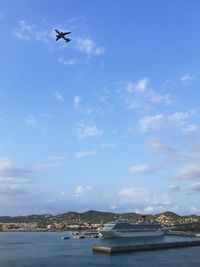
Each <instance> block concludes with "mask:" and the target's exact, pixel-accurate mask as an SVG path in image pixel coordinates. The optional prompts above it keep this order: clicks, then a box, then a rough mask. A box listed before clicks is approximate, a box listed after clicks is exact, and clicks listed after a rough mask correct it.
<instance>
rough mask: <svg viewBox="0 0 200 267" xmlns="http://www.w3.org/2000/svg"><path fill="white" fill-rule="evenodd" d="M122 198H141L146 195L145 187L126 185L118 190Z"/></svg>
mask: <svg viewBox="0 0 200 267" xmlns="http://www.w3.org/2000/svg"><path fill="white" fill-rule="evenodd" d="M118 196H120V197H122V198H123V199H130V200H131V199H143V198H144V197H145V196H146V189H144V188H137V187H126V188H123V189H121V190H120V191H119V192H118Z"/></svg>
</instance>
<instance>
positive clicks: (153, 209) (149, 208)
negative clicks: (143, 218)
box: [144, 206, 155, 214]
mask: <svg viewBox="0 0 200 267" xmlns="http://www.w3.org/2000/svg"><path fill="white" fill-rule="evenodd" d="M154 211H155V208H154V207H152V206H148V207H146V208H145V209H144V213H145V214H152V213H154Z"/></svg>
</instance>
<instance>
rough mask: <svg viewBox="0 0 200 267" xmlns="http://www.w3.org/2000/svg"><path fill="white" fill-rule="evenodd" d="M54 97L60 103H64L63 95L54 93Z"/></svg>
mask: <svg viewBox="0 0 200 267" xmlns="http://www.w3.org/2000/svg"><path fill="white" fill-rule="evenodd" d="M54 96H55V98H56V99H57V100H58V101H60V102H64V100H65V99H64V97H63V96H62V95H61V93H59V92H55V93H54Z"/></svg>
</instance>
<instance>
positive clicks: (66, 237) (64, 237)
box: [61, 236, 70, 240]
mask: <svg viewBox="0 0 200 267" xmlns="http://www.w3.org/2000/svg"><path fill="white" fill-rule="evenodd" d="M61 239H63V240H64V239H70V237H69V236H61Z"/></svg>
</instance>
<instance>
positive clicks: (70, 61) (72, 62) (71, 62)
mask: <svg viewBox="0 0 200 267" xmlns="http://www.w3.org/2000/svg"><path fill="white" fill-rule="evenodd" d="M58 61H59V62H60V63H61V64H63V65H71V66H72V65H75V64H77V62H78V61H77V59H75V58H70V59H64V58H63V57H59V58H58Z"/></svg>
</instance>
